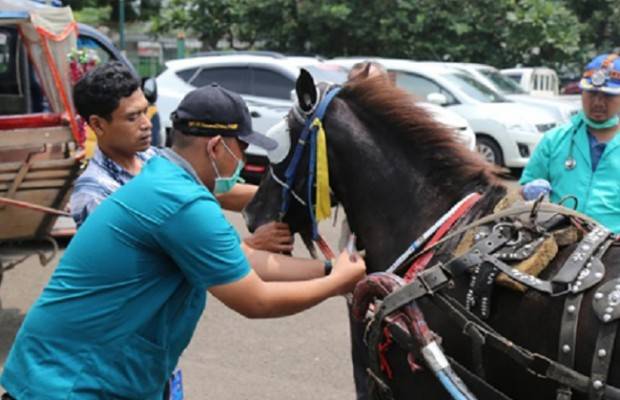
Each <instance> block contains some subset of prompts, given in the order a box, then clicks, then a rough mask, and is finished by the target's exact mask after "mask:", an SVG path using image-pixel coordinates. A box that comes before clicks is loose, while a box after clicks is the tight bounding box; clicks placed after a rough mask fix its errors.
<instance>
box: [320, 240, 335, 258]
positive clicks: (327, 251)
mask: <svg viewBox="0 0 620 400" xmlns="http://www.w3.org/2000/svg"><path fill="white" fill-rule="evenodd" d="M316 244H317V246H319V250H321V253H323V256H324V257H325V259H326V260H333V259H334V258H336V255H335V254H334V252H333V250H332V249H331V247H329V244H327V242H326V241H325V239H323V236H321V235H319V237H318V239H317V240H316Z"/></svg>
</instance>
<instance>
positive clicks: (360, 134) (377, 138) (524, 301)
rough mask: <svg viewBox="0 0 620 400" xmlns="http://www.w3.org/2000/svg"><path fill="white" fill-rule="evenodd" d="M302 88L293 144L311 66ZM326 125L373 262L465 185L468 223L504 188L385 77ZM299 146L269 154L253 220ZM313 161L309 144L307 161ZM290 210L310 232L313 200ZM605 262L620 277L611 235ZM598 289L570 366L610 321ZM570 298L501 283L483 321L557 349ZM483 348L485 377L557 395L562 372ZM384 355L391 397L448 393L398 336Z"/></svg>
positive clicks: (584, 368) (386, 257) (618, 367)
mask: <svg viewBox="0 0 620 400" xmlns="http://www.w3.org/2000/svg"><path fill="white" fill-rule="evenodd" d="M297 95H298V99H299V101H298V103H299V104H298V106H297V107H296V109H295V110H292V111H291V113H290V114H289V117H288V120H287V122H288V127H289V135H290V143H293V144H294V143H296V142H297V139H298V138H299V135H300V132H301V130H302V128H303V124H304V121H303V118H300V117H299V116H300V115H304V113H307V112H309V111H311V110H312V109H313V107H314V105H315V103H316V102H317V91H316V90H315V86H314V82H312V81H311V80H308V77H307V76H304V75H302V77H301V78H300V80H298V84H297ZM323 126H324V127H325V131H326V134H327V144H328V145H327V147H328V158H329V175H330V186H331V189H332V192H333V197H334V198H335V199H336V200H337V201H338V202H339V203H340V204H341V205H342V206H343V208H344V209H345V211H346V215H347V219H348V221H349V224H350V226H351V230H352V231H353V232H354V233H355V234H356V235H357V237H358V238H359V240H360V242H361V243H363V244H364V247H365V250H366V256H365V257H366V264H367V266H368V272H369V273H373V272H379V271H383V270H385V269H386V268H387V267H388V266H390V264H392V263H393V262H394V260H395V259H396V258H397V257H398V256H399V255H400V254H401V253H403V251H405V249H407V247H408V246H409V245H410V244H411V242H412V241H413V240H414V239H416V238H417V237H419V236H420V235H421V234H422V233H423V232H424V231H425V230H426V229H427V228H428V227H430V226H431V225H433V224H434V223H435V221H436V220H437V219H439V218H440V217H441V216H442V215H443V214H444V213H446V212H447V211H448V210H449V209H450V208H451V207H452V206H453V205H454V204H455V203H457V202H458V201H459V200H460V199H462V198H463V197H465V196H466V195H467V194H469V193H472V192H479V193H481V194H482V197H481V199H480V200H479V201H478V203H477V204H476V205H475V206H474V207H473V209H472V210H471V211H470V212H469V213H468V214H467V215H466V216H465V217H463V218H462V224H466V223H468V222H471V221H474V220H476V219H477V218H480V217H482V216H484V215H488V214H490V213H492V210H493V208H494V206H495V205H496V203H497V202H498V201H499V200H500V199H501V198H502V197H503V196H504V195H505V193H506V188H505V187H504V186H502V184H501V183H500V181H499V180H498V179H497V178H496V174H495V170H493V169H492V167H490V166H489V165H487V164H486V163H484V162H483V161H482V160H481V159H480V158H479V157H478V156H477V155H476V154H473V153H471V152H469V151H468V150H467V149H465V148H464V147H461V146H460V145H459V144H458V142H457V141H456V140H455V138H454V136H453V133H452V132H451V131H450V130H449V129H448V128H446V127H444V126H442V125H440V124H438V123H437V122H436V121H435V120H433V119H432V117H431V116H430V115H429V114H428V113H427V112H426V111H424V110H423V109H421V108H419V107H417V106H416V105H415V104H414V102H413V100H412V99H411V98H410V97H409V96H408V95H407V94H406V93H405V92H403V91H401V90H400V89H398V88H396V87H394V86H392V85H389V84H386V82H385V80H384V79H383V78H380V77H379V78H371V79H366V80H360V81H358V82H353V83H349V84H347V85H346V86H345V87H344V88H343V89H342V91H341V92H340V93H339V94H338V95H337V97H336V98H335V99H334V100H333V102H332V103H331V104H330V105H329V108H328V110H327V113H326V115H325V117H324V119H323ZM292 153H293V151H292V148H291V150H290V151H289V152H288V154H287V155H286V157H284V158H283V159H282V157H279V158H278V159H277V163H272V168H273V171H272V174H271V175H268V176H266V177H265V178H264V179H263V182H262V183H261V186H260V188H259V190H258V193H257V195H256V197H255V198H254V200H253V201H252V203H250V204H249V205H248V207H247V208H246V210H245V214H246V219H247V222H248V226H249V228H250V229H255V228H256V227H258V226H260V225H261V224H263V223H266V222H268V221H271V220H276V219H278V217H279V212H280V204H281V200H282V195H281V193H282V186H281V183H282V179H283V176H284V174H285V170H286V168H287V166H288V165H289V163H290V161H291V158H292ZM307 163H308V152H307V151H306V152H305V153H304V155H303V157H302V158H301V161H300V164H301V165H307ZM274 175H275V179H274ZM278 181H280V183H278ZM306 185H307V175H306V168H301V169H300V171H298V174H297V176H296V179H295V184H294V187H293V188H292V189H293V190H294V191H295V192H296V193H305V191H306V190H307V189H306V188H307V186H306ZM284 221H285V222H288V223H289V225H290V226H291V228H292V229H293V230H294V231H296V232H300V233H301V234H302V235H305V236H308V235H309V233H310V226H311V225H310V219H309V218H308V211H307V210H306V208H305V207H304V206H303V205H302V204H301V203H300V202H299V201H297V200H294V199H293V200H291V203H290V207H289V209H288V212H287V213H286V215H285V216H284ZM455 245H456V242H455V241H448V242H446V243H445V244H444V245H442V247H441V248H440V249H439V250H438V251H437V252H436V254H435V256H434V257H433V260H431V262H430V264H429V265H433V264H434V263H435V262H436V261H437V260H443V261H445V260H448V259H450V258H451V256H452V252H453V251H454V247H455ZM573 248H574V246H567V247H566V248H563V249H561V251H560V253H559V254H558V256H557V257H556V258H555V260H554V261H553V263H552V264H551V265H550V267H549V268H547V270H546V271H545V272H544V273H543V275H542V276H541V277H542V278H543V279H544V278H545V277H546V276H551V275H553V274H554V273H555V272H556V271H558V270H559V269H560V268H561V266H562V265H563V264H564V262H565V260H566V259H567V258H568V257H569V255H571V252H572V251H573ZM603 263H604V264H605V265H606V266H607V272H606V275H605V278H604V281H608V280H611V279H615V278H617V277H618V276H619V275H620V268H619V267H620V247H618V246H616V245H612V246H611V247H610V248H609V250H608V251H607V252H606V253H605V255H604V257H603ZM469 281H470V277H469V275H467V274H465V275H462V276H458V277H455V278H454V286H453V287H452V288H450V289H445V290H444V292H445V293H446V294H448V295H449V296H451V297H453V298H454V299H457V300H458V301H460V302H464V301H465V296H466V292H467V290H468V287H469ZM593 295H594V290H590V291H587V292H585V295H584V299H583V306H582V307H581V310H580V313H579V325H578V335H577V338H578V341H577V347H576V352H575V367H574V368H575V370H577V371H579V372H580V373H581V374H583V375H585V376H590V369H591V364H592V360H593V354H594V352H595V349H594V347H595V343H596V338H597V333H598V331H599V327H600V326H601V325H602V324H601V322H600V321H599V320H598V319H597V317H596V316H595V315H594V313H593V311H592V306H591V304H592V298H593ZM418 303H419V305H420V307H421V309H422V310H423V312H424V315H425V316H426V319H427V321H428V324H429V326H430V328H431V329H432V330H433V331H434V332H436V333H438V334H439V335H440V336H441V337H442V339H443V340H442V346H443V348H444V349H445V351H446V353H447V354H448V355H450V356H451V357H453V358H454V359H455V360H458V362H459V363H461V364H462V365H464V366H465V367H467V368H468V369H470V370H471V371H475V370H476V366H475V365H473V361H472V345H471V341H470V339H469V338H468V337H466V336H464V335H463V334H462V332H461V329H460V328H459V327H458V326H457V325H456V324H454V322H453V321H452V320H451V319H450V318H448V317H447V316H446V315H445V312H444V311H443V310H442V309H440V308H438V307H437V306H436V304H435V303H434V302H433V301H430V299H429V298H428V296H427V297H423V298H421V299H419V301H418ZM563 309H564V299H563V297H562V296H556V297H551V296H549V295H546V294H543V293H541V292H538V291H536V290H531V289H530V290H528V291H526V292H525V293H520V292H517V291H513V290H508V289H506V288H503V287H497V288H495V289H494V294H493V302H492V310H491V311H492V312H491V315H490V317H489V318H488V320H487V321H486V322H487V323H488V324H489V325H490V326H492V327H493V328H494V329H495V330H496V331H497V332H499V333H500V334H501V335H504V336H505V337H507V338H509V339H510V340H512V341H513V342H514V343H516V344H518V345H520V346H523V347H524V348H527V349H529V350H530V351H532V352H536V353H539V354H542V355H544V356H547V357H549V358H551V359H554V360H555V359H557V355H558V348H559V347H558V346H559V344H558V341H559V329H560V325H561V321H562V314H563ZM353 334H354V335H356V334H358V333H355V332H354V333H353ZM615 349H616V350H617V349H618V346H616V347H615ZM619 351H620V350H618V351H614V354H609V355H608V356H609V357H612V363H611V369H610V373H609V378H608V380H607V383H608V384H609V385H612V386H616V387H618V386H620V364H618V361H619V360H620V358H618V356H616V354H618V352H619ZM482 354H483V361H484V370H485V373H486V376H485V378H484V379H485V380H486V381H487V382H489V383H490V384H492V385H493V386H495V387H496V388H499V389H500V390H501V391H502V392H504V393H505V394H506V395H508V396H509V397H510V398H514V399H554V398H555V396H556V389H557V388H558V386H559V385H558V383H557V382H554V381H552V380H549V379H542V378H539V377H536V376H534V375H533V374H531V373H529V372H527V371H526V370H525V369H524V368H523V367H522V366H520V365H517V364H516V363H515V362H514V361H513V360H512V359H511V358H509V357H507V356H506V355H505V354H504V353H502V352H499V351H496V350H493V349H488V348H486V347H485V349H484V351H483V353H482ZM387 356H388V359H389V364H390V366H391V369H392V371H393V372H394V375H393V378H392V379H386V383H388V384H389V386H390V387H391V390H392V393H393V395H394V398H396V399H405V398H408V399H410V398H415V399H424V400H426V399H447V398H449V396H448V395H447V393H446V392H445V391H444V390H443V388H441V387H440V385H439V384H438V383H437V381H436V379H435V378H434V377H433V376H432V374H430V373H429V372H428V369H427V368H422V370H421V371H417V372H415V373H412V371H411V368H410V367H409V364H408V362H407V359H406V352H404V351H403V350H402V349H400V348H399V347H398V346H396V345H394V346H392V348H391V349H390V350H389V351H388V352H387ZM472 390H473V391H474V392H476V390H475V389H472ZM476 394H477V395H478V396H479V398H485V399H487V398H488V399H493V398H499V397H497V396H494V395H492V394H489V392H488V391H486V392H485V391H479V392H478V393H476ZM586 398H588V395H587V394H584V393H578V392H575V393H574V394H573V399H586Z"/></svg>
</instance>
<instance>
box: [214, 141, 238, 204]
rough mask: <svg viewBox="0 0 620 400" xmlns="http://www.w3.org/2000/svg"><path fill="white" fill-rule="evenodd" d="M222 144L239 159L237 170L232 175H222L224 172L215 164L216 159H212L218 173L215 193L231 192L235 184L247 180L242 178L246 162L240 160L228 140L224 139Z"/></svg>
mask: <svg viewBox="0 0 620 400" xmlns="http://www.w3.org/2000/svg"><path fill="white" fill-rule="evenodd" d="M222 144H223V145H224V148H225V149H226V151H228V154H230V155H231V156H232V157H233V158H234V159H235V160H237V167H236V168H235V171H234V172H233V173H232V175H231V176H228V177H226V176H222V174H220V170H219V169H218V168H217V165H215V161H213V159H211V165H213V169H214V170H215V173H216V174H217V177H216V178H215V186H214V187H213V193H215V194H222V193H227V192H230V190H231V189H232V188H233V186H235V184H236V183H237V182H241V183H243V182H245V181H244V180H243V178H241V171H242V170H243V166H244V165H245V163H244V162H243V160H240V159H239V158H238V157H237V156H236V155H235V153H233V152H232V150H231V149H230V147H228V145H227V144H226V142H224V141H223V140H222Z"/></svg>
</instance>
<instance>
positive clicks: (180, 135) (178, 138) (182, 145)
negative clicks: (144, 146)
mask: <svg viewBox="0 0 620 400" xmlns="http://www.w3.org/2000/svg"><path fill="white" fill-rule="evenodd" d="M170 134H171V135H172V137H171V143H172V146H174V147H177V148H179V149H186V148H188V147H191V146H193V145H194V143H195V142H196V140H197V139H198V138H200V137H202V136H193V135H188V134H186V133H184V132H183V131H181V130H180V129H173V130H171V131H170Z"/></svg>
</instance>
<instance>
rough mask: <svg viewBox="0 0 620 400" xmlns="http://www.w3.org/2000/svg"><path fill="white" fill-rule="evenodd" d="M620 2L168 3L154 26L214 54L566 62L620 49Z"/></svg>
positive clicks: (264, 0)
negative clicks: (192, 38)
mask: <svg viewBox="0 0 620 400" xmlns="http://www.w3.org/2000/svg"><path fill="white" fill-rule="evenodd" d="M83 1H91V2H92V1H96V0H83ZM143 1H144V0H143ZM616 3H617V0H477V1H463V0H383V1H368V0H168V4H167V6H166V7H164V9H163V10H162V12H161V13H160V14H159V15H158V16H155V17H154V22H155V23H154V25H153V26H154V30H156V31H157V32H159V33H163V32H176V31H179V30H183V31H186V32H191V33H193V34H194V35H196V36H198V37H200V38H201V39H202V40H204V41H205V42H206V43H207V45H208V47H209V48H212V49H214V48H217V47H218V46H219V47H228V48H236V49H243V48H252V49H268V50H277V51H282V52H287V53H313V54H322V55H325V56H328V57H330V56H346V55H367V56H383V57H399V58H409V59H419V60H422V59H424V60H429V59H430V60H458V61H476V62H484V63H488V64H493V65H496V66H499V67H503V66H510V65H515V64H517V63H520V64H525V65H541V64H543V65H552V66H559V65H562V64H566V63H567V62H569V61H573V62H577V63H582V62H583V61H585V60H586V59H587V58H588V57H591V56H592V55H593V53H595V52H597V51H609V50H611V49H612V48H613V47H616V46H620V24H618V23H616V21H618V20H619V18H620V7H617V4H616Z"/></svg>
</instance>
